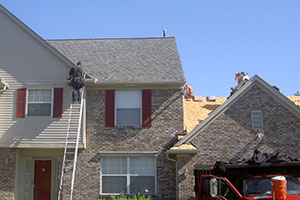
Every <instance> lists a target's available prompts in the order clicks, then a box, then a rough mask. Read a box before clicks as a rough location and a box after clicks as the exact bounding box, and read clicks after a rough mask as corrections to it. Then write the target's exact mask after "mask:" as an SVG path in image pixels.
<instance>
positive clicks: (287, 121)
mask: <svg viewBox="0 0 300 200" xmlns="http://www.w3.org/2000/svg"><path fill="white" fill-rule="evenodd" d="M252 110H261V111H262V112H263V120H264V137H263V138H262V140H260V139H259V138H257V137H256V133H255V132H254V131H252V120H251V111H252ZM192 142H193V144H195V145H196V146H197V147H198V148H199V150H200V152H199V153H197V155H195V156H193V157H191V158H189V159H187V158H178V160H179V165H180V166H179V170H181V172H182V170H183V169H184V168H188V169H190V170H189V173H190V176H193V169H194V167H195V166H196V165H198V166H199V165H213V164H214V163H215V161H224V162H229V161H236V160H240V159H243V158H245V159H248V158H250V157H251V156H252V155H253V151H254V149H258V150H260V151H261V152H274V151H280V152H282V153H284V154H287V155H290V156H291V157H298V158H299V157H300V149H299V143H300V119H299V118H298V117H296V116H295V115H294V114H292V113H291V112H290V111H289V110H288V109H286V108H285V107H284V106H282V104H280V103H279V102H278V101H277V100H275V99H274V98H272V97H270V96H269V95H268V94H267V93H266V92H264V91H263V90H262V89H261V88H259V87H258V86H256V85H254V86H253V87H252V88H251V89H250V90H249V91H248V92H247V93H246V94H244V95H243V96H242V97H241V98H240V99H238V100H237V101H236V102H235V103H234V104H233V105H231V106H230V107H229V108H228V109H227V110H226V111H225V112H224V113H222V114H221V115H220V116H219V117H218V118H217V119H216V120H215V121H214V122H212V123H211V124H210V125H208V126H207V127H206V128H205V129H204V130H203V131H202V132H201V133H200V134H199V135H198V136H196V137H195V138H194V139H193V140H192ZM184 159H185V160H186V159H187V161H185V160H184ZM194 184H195V183H194V178H192V177H191V178H189V177H188V178H186V179H184V180H183V181H181V182H180V184H179V194H180V199H186V198H187V197H189V196H191V195H193V194H194V190H193V188H191V185H194Z"/></svg>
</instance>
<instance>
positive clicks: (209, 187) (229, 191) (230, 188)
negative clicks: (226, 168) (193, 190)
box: [197, 175, 300, 200]
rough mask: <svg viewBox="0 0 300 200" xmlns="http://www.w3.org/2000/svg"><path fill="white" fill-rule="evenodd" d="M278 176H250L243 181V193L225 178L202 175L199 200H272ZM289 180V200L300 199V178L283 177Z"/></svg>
mask: <svg viewBox="0 0 300 200" xmlns="http://www.w3.org/2000/svg"><path fill="white" fill-rule="evenodd" d="M274 176H278V175H264V176H250V177H246V178H245V179H244V180H243V181H242V184H243V185H242V187H239V188H242V189H241V190H242V191H238V190H237V189H236V187H235V186H234V185H233V184H232V183H231V182H230V181H229V180H228V179H227V178H226V177H223V176H215V175H202V176H201V178H200V183H199V189H198V195H197V200H209V199H210V200H211V199H224V200H225V199H227V200H254V199H255V200H256V199H259V200H272V185H271V184H272V182H271V178H272V177H274ZM283 176H285V177H286V180H287V196H286V197H287V198H286V199H287V200H296V199H300V178H299V177H297V176H292V175H283Z"/></svg>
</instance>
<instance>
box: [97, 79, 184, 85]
mask: <svg viewBox="0 0 300 200" xmlns="http://www.w3.org/2000/svg"><path fill="white" fill-rule="evenodd" d="M95 84H97V85H98V84H99V85H131V84H133V85H134V84H137V85H150V84H154V85H180V86H182V85H184V84H185V81H110V82H108V81H98V80H96V81H95Z"/></svg>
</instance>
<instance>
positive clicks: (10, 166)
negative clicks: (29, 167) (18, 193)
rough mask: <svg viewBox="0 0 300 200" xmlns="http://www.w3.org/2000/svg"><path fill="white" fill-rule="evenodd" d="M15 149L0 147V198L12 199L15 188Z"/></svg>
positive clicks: (3, 199) (4, 199)
mask: <svg viewBox="0 0 300 200" xmlns="http://www.w3.org/2000/svg"><path fill="white" fill-rule="evenodd" d="M15 163H16V150H15V149H7V148H0V174H1V178H0V198H1V199H2V200H13V199H14V190H15V168H16V166H15Z"/></svg>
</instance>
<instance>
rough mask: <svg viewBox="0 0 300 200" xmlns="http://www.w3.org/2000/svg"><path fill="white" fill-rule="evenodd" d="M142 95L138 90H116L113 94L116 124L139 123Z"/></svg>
mask: <svg viewBox="0 0 300 200" xmlns="http://www.w3.org/2000/svg"><path fill="white" fill-rule="evenodd" d="M141 107H142V95H141V91H138V90H118V91H116V95H115V113H116V115H115V116H116V118H115V124H116V125H117V126H140V125H141V110H142V109H141Z"/></svg>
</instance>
